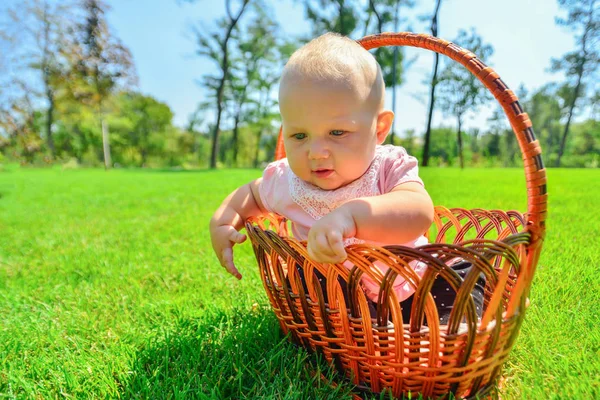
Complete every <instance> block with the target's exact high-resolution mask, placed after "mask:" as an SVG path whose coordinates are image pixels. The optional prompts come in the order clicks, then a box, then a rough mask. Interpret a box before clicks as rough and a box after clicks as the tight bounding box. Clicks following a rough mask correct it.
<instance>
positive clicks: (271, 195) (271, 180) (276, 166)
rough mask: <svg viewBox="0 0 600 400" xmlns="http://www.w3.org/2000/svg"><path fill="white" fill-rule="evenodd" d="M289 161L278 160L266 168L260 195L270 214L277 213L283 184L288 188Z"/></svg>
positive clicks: (259, 188) (259, 190) (260, 186)
mask: <svg viewBox="0 0 600 400" xmlns="http://www.w3.org/2000/svg"><path fill="white" fill-rule="evenodd" d="M288 168H289V167H288V163H287V159H285V158H284V159H281V160H277V161H275V162H272V163H270V164H269V165H267V166H266V168H265V170H264V171H263V175H262V182H261V184H260V185H259V187H258V194H259V195H260V200H261V201H262V203H263V206H264V207H265V209H266V210H267V211H268V212H274V213H277V210H276V209H275V208H276V204H277V198H276V197H277V193H278V192H277V189H279V190H281V187H282V184H284V185H285V186H283V187H287V169H288Z"/></svg>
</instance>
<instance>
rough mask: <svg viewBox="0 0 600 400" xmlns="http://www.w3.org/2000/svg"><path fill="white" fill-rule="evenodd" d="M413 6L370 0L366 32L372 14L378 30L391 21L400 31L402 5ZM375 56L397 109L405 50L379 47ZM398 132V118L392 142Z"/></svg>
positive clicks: (402, 0) (392, 0)
mask: <svg viewBox="0 0 600 400" xmlns="http://www.w3.org/2000/svg"><path fill="white" fill-rule="evenodd" d="M401 5H404V6H406V7H413V6H414V3H413V2H412V1H411V0H385V1H379V2H377V3H376V2H375V1H374V0H369V6H368V16H367V21H366V23H365V33H366V32H368V30H369V29H368V28H369V25H370V21H371V16H372V15H375V19H376V22H377V32H379V33H381V32H384V31H385V30H386V29H387V27H388V26H389V25H390V23H393V30H394V32H398V24H399V22H400V17H399V10H400V6H401ZM375 58H376V59H377V61H378V62H379V65H380V66H381V69H382V72H383V77H384V81H385V85H386V87H387V88H392V110H393V111H394V112H395V111H396V90H397V88H398V86H400V85H401V84H402V74H403V73H404V71H403V68H402V66H403V61H404V52H401V51H400V50H399V49H398V46H394V47H393V48H392V47H379V48H377V50H375ZM395 134H396V119H394V122H393V123H392V132H391V135H390V142H391V143H392V144H394V137H395Z"/></svg>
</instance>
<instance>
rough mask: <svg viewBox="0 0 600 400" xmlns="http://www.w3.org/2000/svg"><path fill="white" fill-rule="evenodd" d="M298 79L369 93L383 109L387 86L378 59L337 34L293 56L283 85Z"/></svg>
mask: <svg viewBox="0 0 600 400" xmlns="http://www.w3.org/2000/svg"><path fill="white" fill-rule="evenodd" d="M297 78H302V79H309V80H313V81H315V82H324V81H327V82H335V83H338V84H342V85H345V86H347V87H349V88H351V89H356V90H362V89H367V91H368V92H367V94H368V95H369V96H373V98H374V100H375V101H376V102H377V103H380V105H381V107H383V98H384V92H385V83H384V82H383V76H382V73H381V67H380V66H379V64H378V63H377V61H376V60H375V57H373V55H371V53H369V52H368V51H367V50H365V49H364V48H363V47H362V46H361V45H360V44H358V43H357V42H356V41H354V40H352V39H350V38H348V37H345V36H342V35H339V34H337V33H326V34H324V35H321V36H319V37H317V38H315V39H313V40H311V41H310V42H308V43H307V44H305V45H304V46H302V47H301V48H299V49H298V50H296V51H295V52H294V53H293V54H292V56H291V57H290V59H289V60H288V62H287V64H286V65H285V67H284V69H283V73H282V75H281V82H282V83H283V82H284V81H286V80H292V81H293V80H294V79H297Z"/></svg>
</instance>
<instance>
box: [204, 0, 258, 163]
mask: <svg viewBox="0 0 600 400" xmlns="http://www.w3.org/2000/svg"><path fill="white" fill-rule="evenodd" d="M249 1H250V0H244V3H242V7H241V8H240V12H239V13H238V14H237V16H236V17H233V16H232V15H231V11H230V9H229V1H227V2H226V9H227V14H228V16H229V19H230V23H229V26H228V27H227V33H226V34H225V39H224V40H223V45H222V46H221V51H223V60H222V62H221V70H222V71H223V77H222V78H221V81H220V82H219V87H218V88H217V121H216V123H215V127H214V129H213V131H212V148H211V152H210V168H211V169H215V168H217V150H218V148H219V147H218V145H219V143H218V140H219V131H220V129H221V114H222V113H223V89H224V88H225V80H226V79H227V74H228V72H229V54H228V52H227V43H228V42H229V38H231V33H232V32H233V28H235V25H236V24H237V22H238V20H239V19H240V17H241V16H242V13H243V12H244V9H245V8H246V6H247V5H248V2H249Z"/></svg>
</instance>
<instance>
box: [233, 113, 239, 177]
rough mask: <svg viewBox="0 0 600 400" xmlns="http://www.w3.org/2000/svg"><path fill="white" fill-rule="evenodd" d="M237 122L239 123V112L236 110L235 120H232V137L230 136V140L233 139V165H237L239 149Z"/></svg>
mask: <svg viewBox="0 0 600 400" xmlns="http://www.w3.org/2000/svg"><path fill="white" fill-rule="evenodd" d="M239 124H240V113H239V112H238V113H237V114H235V120H234V124H233V137H232V141H233V143H232V144H233V146H232V147H233V165H234V166H235V167H237V165H238V162H237V158H238V149H239V143H238V140H239V130H240V129H239Z"/></svg>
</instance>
